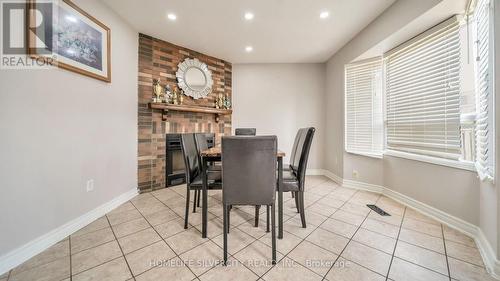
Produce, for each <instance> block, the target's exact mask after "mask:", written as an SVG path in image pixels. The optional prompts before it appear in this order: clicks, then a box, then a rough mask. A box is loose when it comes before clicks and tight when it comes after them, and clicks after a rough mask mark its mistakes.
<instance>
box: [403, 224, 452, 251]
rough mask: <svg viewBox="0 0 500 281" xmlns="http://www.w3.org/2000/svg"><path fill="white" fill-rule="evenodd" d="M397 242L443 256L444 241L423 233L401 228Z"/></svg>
mask: <svg viewBox="0 0 500 281" xmlns="http://www.w3.org/2000/svg"><path fill="white" fill-rule="evenodd" d="M399 240H401V241H404V242H408V243H410V244H413V245H417V246H420V247H423V248H426V249H429V250H433V251H436V252H439V253H441V254H444V253H445V252H444V241H443V239H441V238H437V237H434V236H431V235H427V234H425V233H421V232H417V231H413V230H409V229H406V228H401V233H400V234H399Z"/></svg>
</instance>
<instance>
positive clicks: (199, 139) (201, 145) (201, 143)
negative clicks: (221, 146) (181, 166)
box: [194, 133, 214, 152]
mask: <svg viewBox="0 0 500 281" xmlns="http://www.w3.org/2000/svg"><path fill="white" fill-rule="evenodd" d="M213 136H214V134H210V133H196V134H194V138H195V140H196V147H197V148H198V152H202V151H203V150H207V149H208V138H209V137H212V138H213Z"/></svg>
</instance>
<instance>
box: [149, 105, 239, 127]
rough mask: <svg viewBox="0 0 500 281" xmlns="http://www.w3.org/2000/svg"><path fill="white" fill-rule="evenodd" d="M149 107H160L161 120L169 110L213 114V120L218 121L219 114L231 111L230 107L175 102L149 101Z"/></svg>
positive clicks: (165, 118)
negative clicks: (222, 107) (221, 107)
mask: <svg viewBox="0 0 500 281" xmlns="http://www.w3.org/2000/svg"><path fill="white" fill-rule="evenodd" d="M149 107H151V108H152V109H161V110H162V111H163V113H162V119H163V121H165V120H167V112H168V111H169V110H174V111H184V112H197V113H209V114H215V122H219V116H220V115H226V114H232V113H233V110H232V109H218V108H211V107H203V106H192V105H175V104H167V103H154V102H150V103H149Z"/></svg>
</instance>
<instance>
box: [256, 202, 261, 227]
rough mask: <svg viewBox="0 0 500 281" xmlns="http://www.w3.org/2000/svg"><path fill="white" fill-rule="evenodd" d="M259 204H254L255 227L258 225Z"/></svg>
mask: <svg viewBox="0 0 500 281" xmlns="http://www.w3.org/2000/svg"><path fill="white" fill-rule="evenodd" d="M259 213H260V205H256V206H255V227H259Z"/></svg>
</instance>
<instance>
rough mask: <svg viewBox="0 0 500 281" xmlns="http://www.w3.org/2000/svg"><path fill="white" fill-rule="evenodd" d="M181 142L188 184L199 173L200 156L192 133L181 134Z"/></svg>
mask: <svg viewBox="0 0 500 281" xmlns="http://www.w3.org/2000/svg"><path fill="white" fill-rule="evenodd" d="M181 143H182V145H181V147H182V155H183V156H184V164H185V167H186V183H187V184H190V183H191V182H192V181H193V180H194V179H195V178H196V177H197V176H198V175H199V174H200V157H199V154H198V149H197V148H196V141H195V138H194V134H182V135H181Z"/></svg>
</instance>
